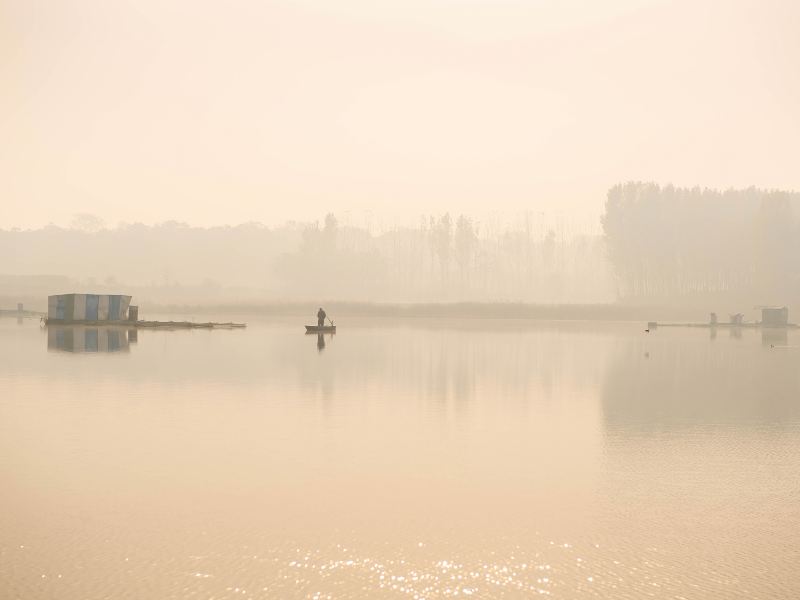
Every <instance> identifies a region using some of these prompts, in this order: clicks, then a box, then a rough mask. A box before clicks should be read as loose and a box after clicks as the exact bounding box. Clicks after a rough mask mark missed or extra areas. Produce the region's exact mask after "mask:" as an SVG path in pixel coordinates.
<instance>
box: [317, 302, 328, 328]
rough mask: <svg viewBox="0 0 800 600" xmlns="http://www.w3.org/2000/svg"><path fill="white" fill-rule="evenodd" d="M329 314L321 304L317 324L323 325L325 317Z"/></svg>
mask: <svg viewBox="0 0 800 600" xmlns="http://www.w3.org/2000/svg"><path fill="white" fill-rule="evenodd" d="M327 316H328V315H326V314H325V311H324V310H322V307H321V306H320V307H319V310H318V311H317V326H318V327H323V326H324V325H325V317H327Z"/></svg>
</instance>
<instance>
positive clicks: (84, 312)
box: [47, 294, 131, 323]
mask: <svg viewBox="0 0 800 600" xmlns="http://www.w3.org/2000/svg"><path fill="white" fill-rule="evenodd" d="M130 304H131V297H130V296H123V295H121V294H57V295H55V296H48V297H47V318H48V319H49V320H54V321H62V322H65V323H68V322H72V321H127V320H128V307H129V306H130Z"/></svg>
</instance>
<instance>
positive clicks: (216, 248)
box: [0, 214, 613, 303]
mask: <svg viewBox="0 0 800 600" xmlns="http://www.w3.org/2000/svg"><path fill="white" fill-rule="evenodd" d="M603 244H604V242H603V239H602V236H601V235H600V233H599V231H595V232H588V233H585V232H580V231H579V228H578V227H575V226H571V224H570V222H568V221H555V222H553V220H549V221H548V220H547V218H546V217H545V216H543V215H540V214H539V215H536V216H534V215H532V214H528V215H522V216H520V217H519V218H518V219H517V221H516V222H513V223H505V224H499V223H489V222H477V221H475V220H474V219H472V218H470V217H468V216H466V215H458V216H455V217H453V216H451V215H450V214H440V215H435V216H426V217H424V218H420V220H419V222H418V225H417V226H416V227H408V226H396V227H391V228H386V229H384V230H383V231H380V232H374V231H371V230H370V229H369V228H367V227H356V226H352V225H346V224H344V225H343V224H341V223H340V222H339V220H338V219H337V217H336V216H335V215H334V214H329V215H328V216H327V217H326V218H325V220H324V222H323V223H322V224H319V223H289V224H287V225H285V226H283V227H275V228H269V227H265V226H263V225H261V224H258V223H247V224H243V225H239V226H234V227H211V228H199V227H190V226H188V225H186V224H184V223H179V222H174V221H171V222H167V223H162V224H160V225H155V226H148V225H142V224H134V225H121V226H119V227H116V228H112V229H109V228H105V227H102V226H101V225H100V224H98V220H97V219H93V218H91V215H88V216H87V215H81V218H80V219H79V220H78V219H76V221H75V222H74V223H73V227H71V228H61V227H55V226H49V227H45V228H43V229H37V230H26V231H20V230H10V231H9V230H0V256H3V257H6V258H7V260H5V261H4V264H3V266H2V267H0V275H65V276H68V277H70V278H72V279H73V281H75V286H77V287H80V288H81V289H89V288H92V289H98V290H99V289H103V290H109V289H116V288H125V289H131V287H133V289H134V290H142V291H138V292H137V293H138V294H139V295H141V294H142V293H146V294H152V296H153V298H157V299H159V300H162V301H163V300H165V299H174V300H175V301H180V302H192V301H193V300H196V301H198V302H199V301H202V300H205V299H213V300H220V299H223V297H228V298H233V297H242V298H247V299H248V300H252V299H256V298H268V299H280V300H310V299H335V300H347V301H400V302H439V301H452V302H457V301H472V302H474V301H517V302H539V303H593V302H606V301H609V300H613V291H612V287H611V276H610V272H609V270H608V263H607V260H606V258H605V253H604V248H603ZM1 281H2V279H0V282H1ZM13 291H14V290H6V292H7V293H11V292H13ZM57 291H64V290H57ZM2 292H3V290H0V293H2ZM192 295H194V297H192Z"/></svg>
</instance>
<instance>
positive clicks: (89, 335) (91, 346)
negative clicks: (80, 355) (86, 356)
mask: <svg viewBox="0 0 800 600" xmlns="http://www.w3.org/2000/svg"><path fill="white" fill-rule="evenodd" d="M85 340H86V348H85V349H86V352H97V349H98V348H99V344H98V343H97V329H87V330H86V338H85Z"/></svg>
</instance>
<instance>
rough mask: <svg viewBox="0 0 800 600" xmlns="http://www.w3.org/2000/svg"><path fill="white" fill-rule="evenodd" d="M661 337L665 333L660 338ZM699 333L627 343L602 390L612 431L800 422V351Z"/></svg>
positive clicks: (754, 337)
mask: <svg viewBox="0 0 800 600" xmlns="http://www.w3.org/2000/svg"><path fill="white" fill-rule="evenodd" d="M660 333H661V332H660ZM759 335H760V334H759V333H757V332H748V335H745V336H744V338H743V339H741V340H735V339H731V338H729V337H727V336H725V337H718V338H717V339H716V340H709V339H708V338H707V337H706V336H705V335H695V334H694V332H693V333H691V334H689V333H685V334H684V335H681V334H676V335H674V336H673V335H670V336H669V337H668V338H667V337H666V336H664V337H665V338H666V339H660V338H658V337H653V336H651V337H650V338H647V339H645V340H631V341H630V342H629V343H627V344H624V345H621V346H620V347H619V348H618V349H617V351H616V353H615V357H614V359H613V361H612V362H611V364H610V365H609V367H608V370H607V373H606V377H605V383H604V385H603V390H602V404H603V412H604V417H605V421H606V423H607V424H608V425H610V426H621V427H629V426H631V427H658V426H662V425H665V424H669V425H686V426H693V425H714V424H724V423H740V422H776V423H779V422H782V421H785V420H786V419H790V418H791V419H797V418H798V417H800V402H798V398H800V371H798V369H797V360H798V358H800V354H799V353H798V352H800V350H797V349H795V348H792V347H787V346H786V345H783V346H781V347H775V348H773V347H770V345H769V344H766V345H765V344H764V343H759V341H760V340H759V338H758V336H759Z"/></svg>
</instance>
